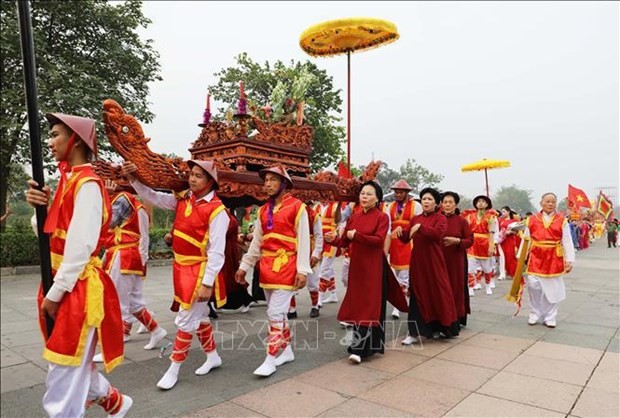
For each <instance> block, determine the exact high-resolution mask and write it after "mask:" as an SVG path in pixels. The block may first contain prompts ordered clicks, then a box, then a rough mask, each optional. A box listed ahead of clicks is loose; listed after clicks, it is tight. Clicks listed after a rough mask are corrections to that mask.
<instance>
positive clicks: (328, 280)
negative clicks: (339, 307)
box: [316, 202, 341, 305]
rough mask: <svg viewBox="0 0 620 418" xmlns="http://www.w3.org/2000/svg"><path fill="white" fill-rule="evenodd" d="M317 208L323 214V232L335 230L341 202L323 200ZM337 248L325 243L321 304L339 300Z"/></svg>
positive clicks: (320, 282)
mask: <svg viewBox="0 0 620 418" xmlns="http://www.w3.org/2000/svg"><path fill="white" fill-rule="evenodd" d="M316 210H317V212H319V213H320V214H321V225H322V226H323V234H326V233H328V232H333V231H335V230H336V227H337V226H338V224H339V223H340V218H341V213H340V204H339V203H338V202H321V203H320V205H319V206H318V207H317V209H316ZM336 250H337V249H336V247H333V246H331V245H329V244H326V243H323V258H322V260H321V268H320V272H319V276H320V281H319V305H322V304H324V303H337V302H338V295H337V294H336V271H335V270H334V262H335V260H336V257H337V256H338V254H337V251H336Z"/></svg>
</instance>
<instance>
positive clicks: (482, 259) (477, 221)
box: [463, 195, 498, 296]
mask: <svg viewBox="0 0 620 418" xmlns="http://www.w3.org/2000/svg"><path fill="white" fill-rule="evenodd" d="M473 203H474V208H475V209H473V210H467V211H464V212H463V217H464V218H465V219H466V220H467V222H469V226H470V228H471V231H472V232H473V233H474V245H472V246H471V247H470V248H469V249H468V250H467V260H468V263H469V267H468V268H469V275H468V276H469V277H468V278H469V296H474V289H481V288H482V286H481V285H480V282H481V279H482V276H483V275H484V281H485V283H486V293H487V295H492V294H493V287H494V286H495V284H494V283H493V276H494V265H493V258H494V256H495V244H496V242H497V241H498V239H497V234H498V228H497V216H496V213H495V211H493V210H491V209H492V208H493V204H492V203H491V199H489V198H488V197H487V196H484V195H480V196H476V197H475V198H474V201H473Z"/></svg>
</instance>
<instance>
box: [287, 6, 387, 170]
mask: <svg viewBox="0 0 620 418" xmlns="http://www.w3.org/2000/svg"><path fill="white" fill-rule="evenodd" d="M398 38H399V35H398V30H397V29H396V25H394V24H393V23H391V22H388V21H386V20H381V19H374V18H367V17H359V18H349V19H337V20H329V21H326V22H321V23H318V24H316V25H314V26H311V27H309V28H308V29H306V30H305V31H304V32H303V33H302V34H301V36H300V38H299V46H301V49H303V50H304V51H306V52H307V53H308V54H309V55H311V56H313V57H328V56H334V55H340V54H347V167H348V168H349V170H350V169H351V53H352V52H356V51H366V50H368V49H373V48H377V47H379V46H381V45H384V44H388V43H391V42H394V41H396V40H397V39H398Z"/></svg>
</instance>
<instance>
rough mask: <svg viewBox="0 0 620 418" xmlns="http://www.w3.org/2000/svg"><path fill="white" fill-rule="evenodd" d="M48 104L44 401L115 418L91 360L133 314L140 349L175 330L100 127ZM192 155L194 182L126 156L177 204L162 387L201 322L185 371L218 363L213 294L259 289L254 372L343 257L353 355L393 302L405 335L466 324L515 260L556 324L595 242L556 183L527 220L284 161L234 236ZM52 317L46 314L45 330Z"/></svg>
mask: <svg viewBox="0 0 620 418" xmlns="http://www.w3.org/2000/svg"><path fill="white" fill-rule="evenodd" d="M46 118H47V120H48V122H49V125H50V136H51V139H50V150H51V151H52V154H53V155H54V157H55V159H56V161H57V162H58V166H59V171H60V174H61V178H60V183H59V186H58V189H57V191H56V193H55V195H54V198H53V201H52V203H51V205H49V200H50V197H51V191H50V190H49V188H47V187H46V188H43V189H42V190H40V189H39V188H38V187H37V186H38V185H37V184H36V183H35V182H34V181H33V180H30V181H29V187H30V188H29V189H28V191H27V193H26V196H27V201H28V202H29V203H30V204H32V205H35V206H36V205H44V206H49V210H48V217H47V220H46V223H45V225H44V227H43V230H44V231H45V232H46V233H49V234H50V246H51V252H52V257H51V258H52V270H53V271H52V273H53V277H54V283H53V285H52V286H51V288H50V289H49V290H47V292H46V293H45V294H43V290H42V289H41V292H40V294H39V308H40V325H41V330H42V333H43V337H44V341H45V349H44V354H43V356H44V358H45V359H46V360H48V361H49V363H50V366H49V369H48V376H47V380H46V387H47V390H46V393H45V395H44V398H43V406H44V409H45V411H46V412H47V414H48V415H49V416H51V417H67V416H82V415H83V413H84V411H85V408H86V407H88V406H90V405H93V404H98V405H100V406H102V407H103V409H104V410H105V411H106V412H107V413H108V414H109V416H112V417H123V416H125V414H126V413H127V411H128V410H129V408H130V407H131V405H132V402H133V401H132V399H131V398H130V397H129V396H127V395H125V394H121V393H120V392H119V391H118V389H116V388H114V387H113V386H112V385H111V384H110V383H109V382H108V381H107V380H106V378H105V377H104V376H103V375H102V374H101V373H99V372H98V370H97V368H96V366H95V362H96V361H100V362H103V365H104V368H105V370H106V371H107V372H109V371H111V370H112V369H114V368H115V367H116V366H118V365H119V364H121V362H122V361H123V344H124V342H125V341H128V340H129V338H131V336H130V331H131V328H132V324H133V323H134V322H136V321H137V322H139V323H140V324H141V330H140V331H139V332H149V333H150V340H149V342H148V344H147V345H146V346H144V349H145V350H152V349H154V348H156V347H158V345H159V344H160V343H161V342H162V340H163V339H164V338H165V337H166V335H167V334H168V331H167V330H165V329H163V328H162V327H161V326H160V325H159V324H158V323H157V321H156V319H155V317H154V315H153V314H152V313H151V312H150V311H149V310H148V309H147V306H146V302H145V298H144V295H143V292H142V287H143V284H142V283H143V279H144V277H145V276H146V263H147V260H148V215H147V213H146V211H145V210H144V207H143V205H142V203H140V201H139V200H138V199H136V197H134V196H133V195H131V194H129V193H126V192H120V191H119V190H118V187H117V186H116V184H114V183H113V182H110V181H106V182H104V181H102V180H101V179H100V178H99V177H98V176H97V175H96V174H95V172H94V171H93V168H92V165H91V164H90V161H91V158H92V157H93V156H95V155H96V153H97V140H96V134H95V122H94V121H93V120H92V119H87V118H82V117H78V116H71V115H63V114H47V115H46ZM187 164H188V167H189V169H190V175H189V189H188V190H186V191H185V192H182V193H164V192H159V191H155V190H153V189H151V188H150V187H148V186H146V185H144V184H142V183H141V182H140V181H139V180H138V179H137V178H136V177H135V172H136V170H137V167H136V166H135V165H134V164H132V163H130V162H126V163H124V164H123V167H122V172H123V174H124V175H125V176H126V177H127V178H128V179H129V180H130V183H131V186H132V187H133V189H134V190H135V191H136V193H137V194H138V195H139V197H140V198H141V199H142V200H143V201H144V202H147V203H149V204H151V205H155V206H158V207H162V208H166V209H170V210H173V211H174V212H175V218H174V224H173V228H172V231H171V232H170V234H169V236H168V237H167V239H168V241H169V242H170V245H171V247H172V251H173V254H174V260H173V267H172V281H173V284H174V294H173V295H171V297H172V300H173V303H172V306H171V310H173V311H174V312H176V317H175V321H174V325H175V326H176V332H175V336H174V342H173V350H172V354H171V356H170V365H169V367H168V369H167V371H166V372H165V373H164V375H163V376H162V377H161V379H160V380H159V381H158V382H157V387H158V388H160V389H162V390H169V389H171V388H173V387H174V386H175V385H176V383H177V381H178V379H179V374H180V372H181V368H182V365H183V363H184V362H185V360H186V359H187V357H188V355H189V351H190V346H191V342H192V339H193V337H194V335H195V336H196V337H197V339H198V341H199V343H200V347H201V348H202V350H203V351H204V353H205V357H206V359H205V361H204V363H203V364H202V365H201V366H200V367H199V368H198V369H196V370H195V371H194V373H195V374H196V375H206V374H208V373H209V372H210V371H211V370H213V369H215V368H217V367H220V366H221V365H222V358H221V357H220V356H219V354H218V352H217V347H216V343H215V341H214V339H213V325H212V322H211V321H212V317H214V316H216V315H217V309H220V308H231V309H235V308H241V310H242V312H247V310H248V309H249V306H250V305H251V303H252V302H254V301H256V300H264V301H265V303H266V305H267V309H266V319H267V321H268V323H269V327H268V335H267V337H266V340H265V341H266V352H265V357H264V360H263V362H262V363H261V364H260V365H259V366H258V367H257V368H256V369H255V370H254V374H255V375H257V376H262V377H267V376H270V375H272V374H273V373H275V372H276V371H277V368H278V367H281V366H283V365H285V364H286V363H289V362H291V361H294V360H295V354H294V352H293V344H292V331H291V327H290V324H289V321H290V320H292V319H294V318H296V317H297V315H298V313H297V309H296V298H299V297H302V293H301V292H300V291H301V289H303V288H304V287H306V286H307V288H308V291H309V297H310V301H311V310H310V312H309V317H310V318H318V317H320V309H321V307H322V306H323V305H325V304H328V303H339V299H338V295H337V293H336V287H337V281H336V269H335V268H334V266H335V260H336V259H337V258H338V257H342V258H343V261H342V266H343V268H342V284H343V285H344V287H346V291H345V296H344V299H343V300H342V302H341V305H340V309H339V312H338V320H339V321H340V323H341V324H342V325H343V326H345V327H349V328H350V330H351V335H352V338H351V343H350V345H349V347H348V354H349V360H350V361H351V362H352V363H353V364H359V363H360V362H362V361H364V359H365V358H367V357H369V356H372V355H374V354H376V353H384V348H385V326H384V325H385V321H386V309H387V304H388V303H390V304H391V305H392V307H393V310H392V312H391V316H392V317H393V318H395V319H397V318H400V316H401V314H402V313H407V315H408V321H407V323H408V335H407V337H406V338H405V339H404V340H403V341H402V343H403V344H404V345H412V344H415V343H417V342H418V341H419V339H420V338H421V337H425V338H428V339H438V338H453V337H455V336H457V335H458V334H459V330H460V328H461V327H462V326H466V325H467V315H468V314H469V313H470V306H469V304H470V298H471V297H474V296H475V295H476V293H475V291H476V290H477V289H481V288H482V282H483V281H484V285H485V292H486V294H487V295H492V294H493V289H494V287H495V280H503V279H506V278H514V277H518V276H519V275H520V274H524V275H525V276H526V278H527V279H526V281H527V288H528V291H529V296H530V314H529V318H528V323H529V324H530V325H535V324H536V323H537V322H539V321H540V322H542V323H543V324H545V325H546V326H547V327H550V328H553V327H555V326H556V325H557V320H556V318H557V311H558V305H559V303H560V302H561V301H562V300H563V299H564V298H565V289H564V281H563V277H564V275H565V274H566V273H568V272H570V271H571V269H572V264H573V262H574V261H575V251H574V248H575V247H576V248H578V249H581V250H583V249H585V248H587V244H588V241H589V238H588V233H589V230H590V229H591V228H590V227H589V226H588V223H587V222H581V223H580V224H579V226H578V225H576V224H575V223H573V222H571V223H570V224H569V222H568V221H567V218H566V217H565V216H564V215H562V214H560V213H559V212H557V211H556V204H557V197H556V196H555V194H553V193H546V194H544V195H543V196H542V198H541V202H540V204H541V210H540V212H538V213H536V214H530V215H529V216H527V217H525V218H524V219H521V218H520V217H519V216H518V215H517V214H516V213H515V212H514V211H513V210H511V209H510V208H509V207H503V208H501V209H500V211H496V210H495V209H493V205H492V201H491V199H490V198H488V197H487V196H484V195H481V196H477V197H475V198H474V199H473V202H472V206H473V207H472V208H471V209H467V210H463V211H460V209H459V204H460V203H461V202H460V196H459V194H458V193H456V192H453V191H446V192H443V193H440V192H439V191H438V190H436V189H434V188H430V187H428V188H424V189H422V190H421V191H420V192H419V199H413V198H412V196H411V192H412V190H413V188H412V187H411V186H410V185H409V184H407V182H406V181H404V180H399V181H398V182H396V183H395V184H394V185H392V187H391V189H392V190H393V191H394V196H395V199H396V200H395V201H393V202H390V203H386V202H383V190H382V188H381V187H380V186H379V184H378V183H376V182H375V181H367V182H365V183H364V184H363V185H362V187H361V190H360V193H359V198H358V200H357V201H356V202H352V203H347V204H341V203H339V202H329V201H322V202H302V201H301V200H299V199H297V198H295V197H294V196H293V194H291V189H292V188H293V187H294V184H293V181H292V180H291V177H290V176H289V174H288V173H287V172H286V170H285V168H284V167H282V166H273V167H268V168H265V169H263V170H261V171H260V172H259V175H260V177H261V179H262V180H263V182H264V183H263V184H264V191H265V193H266V194H267V196H268V199H267V201H266V203H265V204H264V205H262V206H260V207H259V208H258V210H257V212H256V221H255V222H254V224H253V225H252V228H251V229H250V231H249V232H248V233H246V234H240V233H239V222H238V219H236V218H235V216H233V212H232V211H231V210H229V208H226V207H225V205H224V204H223V203H222V201H221V200H220V198H219V197H218V194H217V192H218V187H219V186H218V173H217V170H216V168H215V165H214V164H213V162H211V161H203V160H190V161H188V162H187ZM584 225H585V226H584ZM34 226H35V227H36V225H34ZM612 226H613V229H612ZM617 227H618V225H617V221H616V222H615V223H614V222H610V223H608V224H607V228H608V229H607V234H608V240H609V241H608V242H609V244H610V245H611V244H612V241H613V245H614V246H615V245H616V240H617ZM576 231H583V232H582V233H578V232H576ZM584 237H585V238H584ZM610 237H613V240H612V239H611V238H610ZM242 249H243V250H244V251H242ZM102 251H104V252H105V255H104V257H103V260H102V259H100V258H99V254H100V253H101V252H102ZM242 253H244V254H243V255H242ZM522 259H523V260H525V259H526V260H527V261H526V263H525V264H524V263H520V261H521V260H522ZM250 270H253V276H252V278H251V279H250V278H249V277H248V275H247V273H248V272H249V271H250ZM249 280H251V281H252V283H251V285H250V283H249ZM249 289H251V290H252V291H251V294H250V293H249V291H248V290H249ZM210 304H213V309H210ZM214 310H215V312H214ZM46 317H49V318H51V319H53V321H54V328H53V331H51V330H49V329H48V328H47V323H46V321H45V319H46ZM50 331H51V333H50ZM97 346H100V348H101V352H100V353H99V354H95V351H96V350H95V349H96V347H97Z"/></svg>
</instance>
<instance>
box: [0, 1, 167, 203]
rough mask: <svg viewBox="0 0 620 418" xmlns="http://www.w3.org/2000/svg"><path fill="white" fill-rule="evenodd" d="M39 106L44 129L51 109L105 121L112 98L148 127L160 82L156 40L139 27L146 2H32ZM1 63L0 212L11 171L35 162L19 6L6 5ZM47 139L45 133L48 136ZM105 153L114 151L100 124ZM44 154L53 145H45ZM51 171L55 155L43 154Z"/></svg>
mask: <svg viewBox="0 0 620 418" xmlns="http://www.w3.org/2000/svg"><path fill="white" fill-rule="evenodd" d="M31 5H32V28H33V32H34V44H35V55H36V57H35V59H36V64H37V78H38V79H37V82H38V89H39V96H38V99H39V108H40V109H41V112H42V114H41V116H40V119H41V122H42V123H41V128H42V129H43V130H42V132H43V133H45V132H47V128H46V127H45V124H44V119H43V113H44V112H61V113H71V114H78V115H81V116H88V117H92V118H93V119H95V120H97V121H99V120H100V119H101V118H100V114H101V104H102V101H103V100H104V99H106V98H112V99H114V100H117V101H118V102H119V103H121V104H122V105H123V107H124V108H125V109H126V110H127V112H129V113H131V114H134V115H136V117H137V118H138V119H140V120H142V121H144V122H149V121H151V120H152V119H153V114H152V113H151V112H150V111H149V109H148V105H149V103H148V101H147V100H146V99H147V97H148V94H149V83H151V82H153V81H155V80H161V77H160V76H159V63H158V58H159V55H158V53H157V52H156V51H155V50H154V49H153V46H152V41H151V40H146V41H143V40H141V39H140V37H139V36H138V34H137V29H138V28H141V27H142V28H144V27H147V26H148V25H149V24H150V23H151V21H150V20H149V19H147V18H146V17H145V16H144V15H143V14H142V2H140V1H125V2H114V3H111V2H107V1H103V0H82V1H79V2H77V1H31ZM0 19H1V21H0V23H1V26H0V27H1V29H0V35H1V42H0V48H1V55H2V66H1V74H0V83H1V94H0V103H1V108H2V112H0V144H1V153H0V212H2V213H4V210H5V204H6V198H7V194H8V191H9V184H8V182H9V179H10V178H11V171H12V170H13V169H14V168H15V167H16V164H22V163H28V162H29V161H30V145H29V140H28V135H27V130H26V129H25V127H26V98H25V93H24V85H23V73H22V61H21V49H20V38H19V32H18V30H17V29H18V22H17V8H16V6H15V2H14V1H1V2H0ZM42 136H43V138H42V142H45V137H46V135H45V134H43V135H42ZM99 138H100V146H99V149H100V150H102V153H103V154H105V153H106V150H109V149H110V147H109V145H108V144H107V141H105V140H102V139H104V138H105V135H104V134H103V127H102V125H101V123H100V124H99ZM44 148H45V149H46V148H47V147H44ZM44 157H45V160H46V162H47V164H48V167H51V156H50V155H49V153H47V149H46V154H45V155H44Z"/></svg>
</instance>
